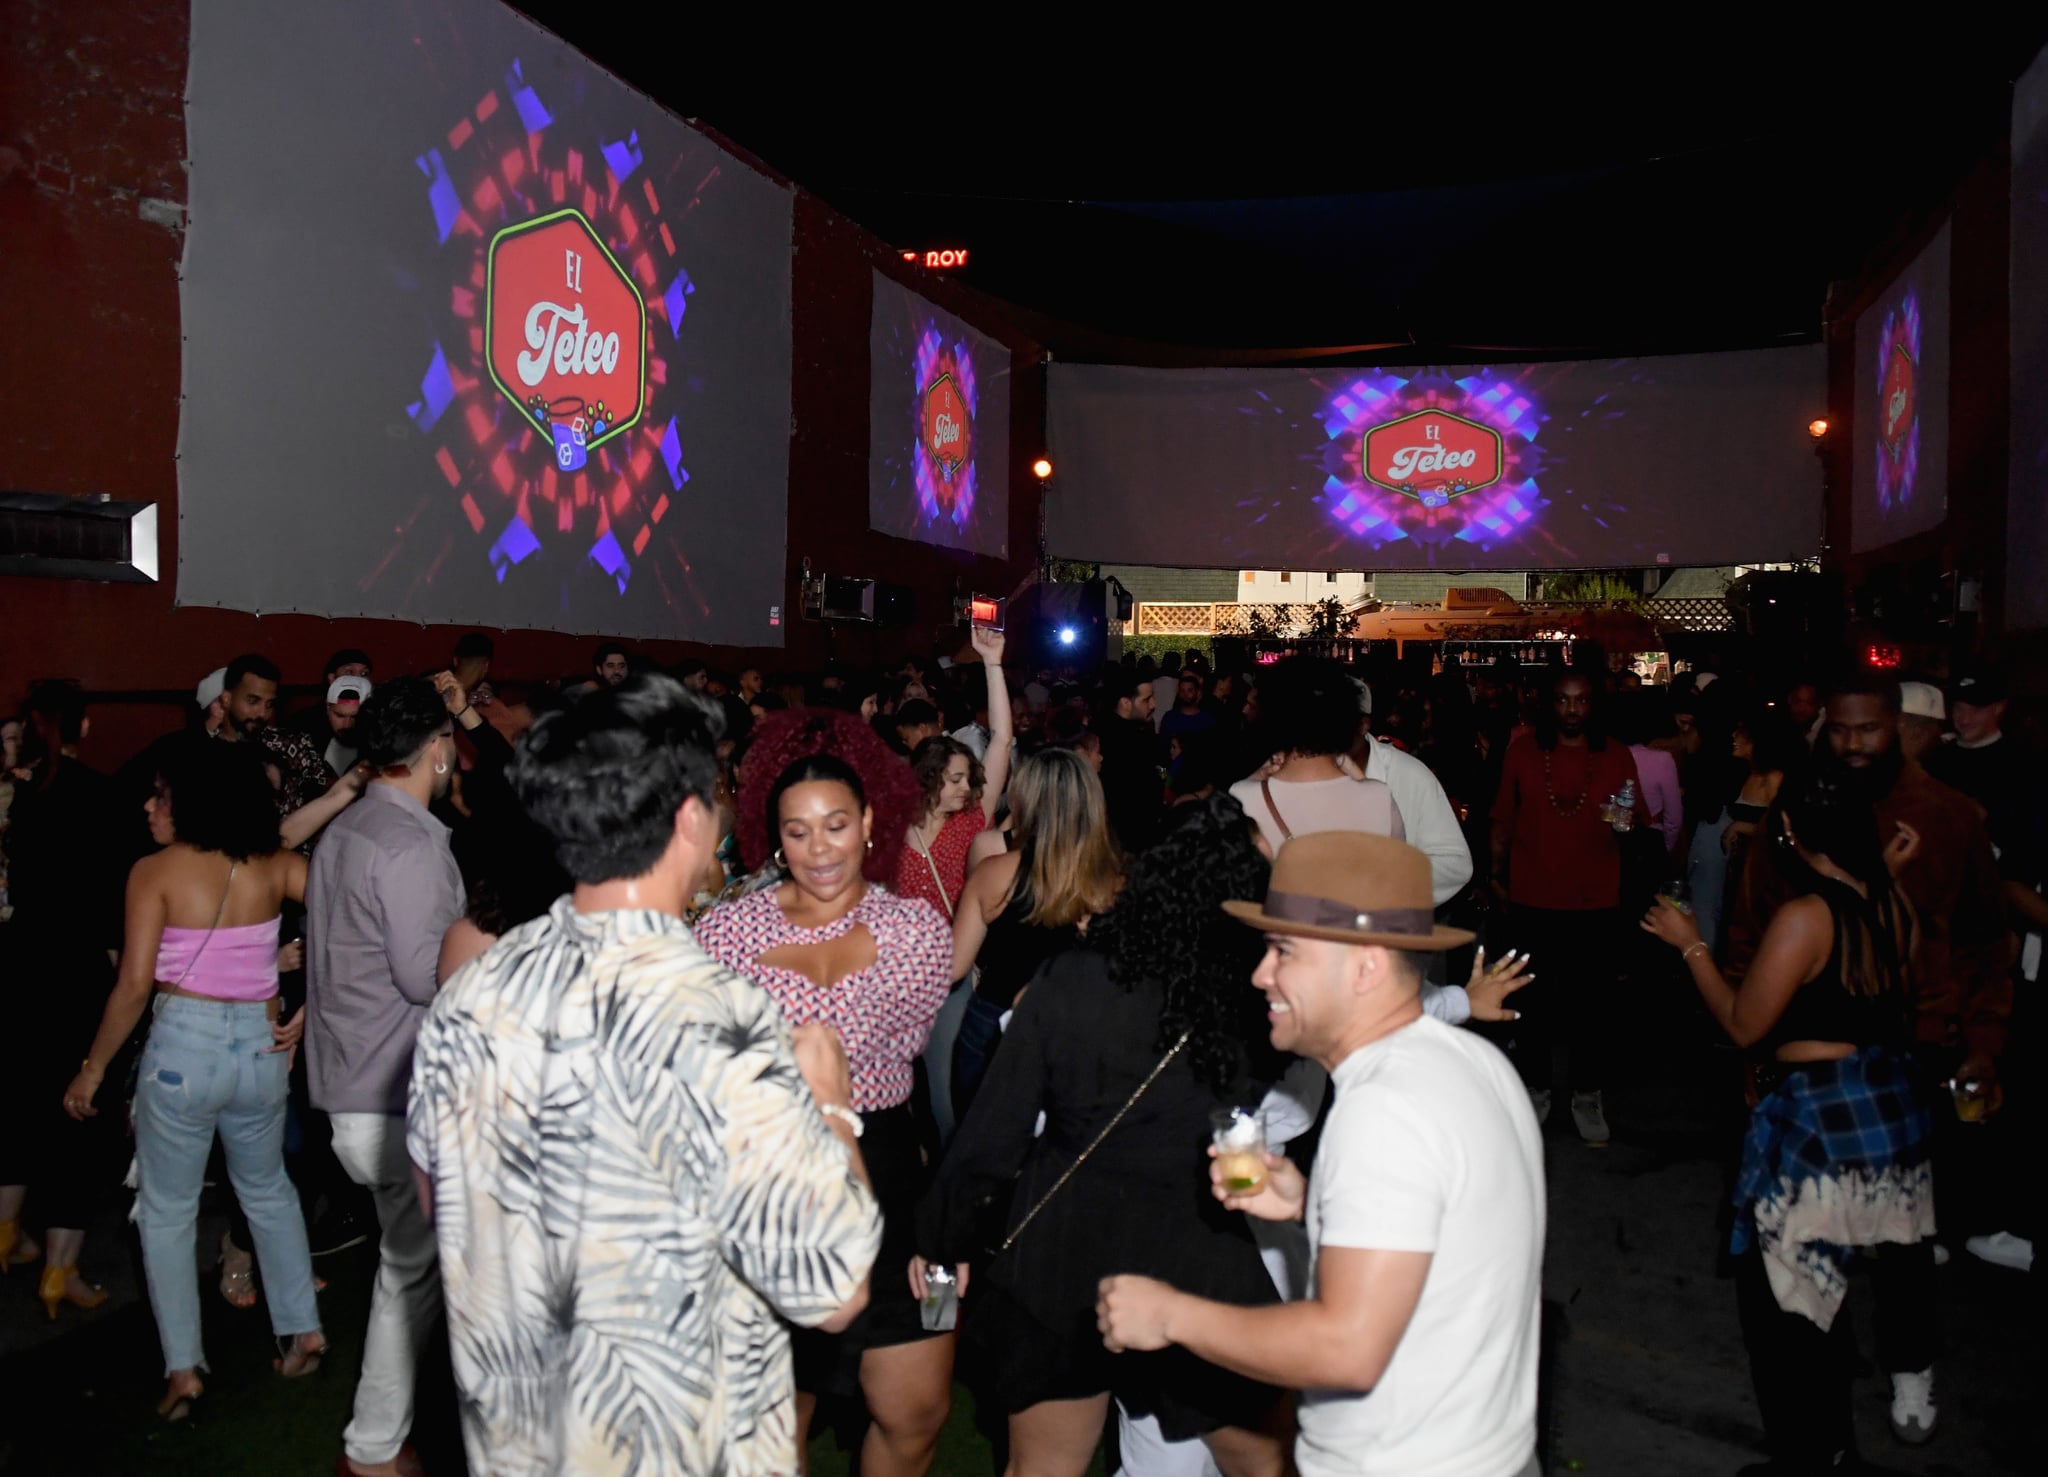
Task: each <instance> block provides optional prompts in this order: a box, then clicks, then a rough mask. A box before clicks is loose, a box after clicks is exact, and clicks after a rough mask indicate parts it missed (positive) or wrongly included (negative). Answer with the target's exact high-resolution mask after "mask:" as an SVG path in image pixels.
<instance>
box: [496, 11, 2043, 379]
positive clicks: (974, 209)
mask: <svg viewBox="0 0 2048 1477" xmlns="http://www.w3.org/2000/svg"><path fill="white" fill-rule="evenodd" d="M517 8H519V9H521V10H524V11H525V12H526V13H527V14H529V15H530V16H532V17H533V18H534V19H536V20H538V21H539V22H541V23H542V24H543V25H546V26H547V27H549V28H550V29H552V30H554V31H556V32H558V33H559V34H560V35H562V36H563V37H564V38H565V39H567V40H568V41H570V42H571V43H573V44H574V45H576V46H577V47H579V48H580V49H582V50H583V51H584V52H586V53H587V54H588V55H590V56H592V57H593V58H594V59H596V60H597V61H598V62H600V63H602V64H603V65H605V66H606V67H608V68H610V69H611V70H612V71H614V72H616V73H618V74H619V75H620V76H621V77H623V78H625V79H626V80H627V81H628V82H630V83H632V84H633V85H634V86H636V87H639V88H641V89H642V90H644V91H646V92H648V93H650V94H651V95H653V96H654V97H655V98H657V99H659V100H660V101H661V102H663V103H664V104H666V105H667V106H669V107H670V108H672V109H673V110H675V111H676V112H678V113H680V114H682V115H684V116H685V117H690V118H694V119H698V120H700V121H702V122H704V123H706V124H708V125H710V126H711V127H713V128H715V129H716V130H718V131H719V132H720V133H722V134H724V135H725V136H726V137H727V138H728V139H730V140H732V141H733V142H734V143H736V144H737V145H739V146H740V147H741V148H743V149H745V150H747V151H748V152H750V153H752V154H754V155H755V156H756V157H758V158H760V159H761V160H762V161H763V162H765V163H766V164H768V165H769V166H771V167H772V168H774V169H775V170H777V171H778V172H780V173H782V174H784V175H786V176H788V177H789V178H791V179H792V180H794V181H795V182H796V183H797V184H799V185H800V186H802V187H803V188H805V189H807V190H809V191H811V192H813V193H815V194H817V195H819V196H820V197H822V198H823V199H824V200H826V201H827V202H828V203H830V204H831V205H833V206H834V207H835V208H837V209H839V210H841V211H843V212H845V213H846V214H847V215H849V216H851V217H852V218H853V219H854V220H856V221H858V222H860V223H861V224H862V225H864V226H866V227H867V228H868V229H869V230H871V231H873V232H875V233H876V234H877V235H879V236H881V237H883V238H884V239H885V240H887V241H889V242H890V243H891V244H893V245H897V246H904V247H925V246H948V245H955V246H966V247H968V248H969V249H970V258H969V260H970V268H969V270H968V271H966V272H965V273H963V274H962V278H963V280H964V281H966V282H967V283H969V284H970V285H972V286H973V287H975V288H976V289H978V290H980V291H983V292H987V293H989V294H991V295H994V296H996V297H999V298H1003V299H1005V300H1007V301H1009V302H1011V303H1013V304H1015V305H1017V306H1018V307H1020V308H1022V309H1025V310H1026V311H1027V312H1028V313H1029V314H1030V315H1033V316H1032V318H1031V319H1030V321H1031V323H1032V326H1033V327H1034V328H1035V329H1037V331H1038V332H1039V333H1040V334H1041V336H1042V337H1045V338H1046V339H1047V341H1048V342H1049V343H1051V344H1052V345H1053V346H1054V347H1055V349H1056V350H1059V351H1061V352H1063V353H1065V354H1067V355H1068V356H1069V357H1108V358H1116V357H1124V354H1123V352H1120V351H1127V350H1128V349H1130V348H1131V347H1132V346H1130V345H1117V344H1115V343H1114V342H1113V341H1114V340H1115V339H1117V338H1131V339H1138V340H1145V341H1149V342H1151V343H1153V344H1157V345H1161V346H1185V347H1187V348H1192V349H1194V350H1196V351H1197V352H1199V351H1200V350H1201V349H1205V348H1206V349H1216V350H1219V351H1229V350H1246V349H1276V348H1278V349H1286V348H1299V349H1304V350H1307V349H1312V348H1321V347H1331V346H1373V345H1397V346H1400V349H1402V350H1407V351H1409V352H1410V353H1412V354H1415V355H1430V356H1434V357H1441V356H1444V355H1448V354H1454V353H1469V354H1470V355H1471V356H1472V357H1481V356H1482V355H1483V353H1484V351H1488V350H1496V351H1498V352H1497V353H1496V354H1494V355H1493V357H1501V356H1503V355H1513V354H1517V353H1522V354H1535V355H1543V354H1559V353H1574V352H1578V353H1600V352H1654V351H1660V350H1664V351H1677V350H1689V349H1711V348H1721V347H1740V346H1756V345H1763V344H1769V343H1778V342H1794V341H1798V340H1800V339H1811V338H1812V337H1814V336H1815V335H1816V334H1817V333H1818V331H1819V327H1820V314H1821V305H1822V302H1823V301H1824V299H1825V295H1826V291H1827V285H1828V283H1829V282H1830V281H1831V280H1835V279H1839V278H1846V277H1851V276H1854V275H1856V274H1857V273H1859V272H1861V271H1864V270H1867V269H1868V267H1869V265H1870V263H1871V261H1872V259H1873V257H1874V256H1876V255H1878V254H1880V253H1881V252H1882V250H1883V249H1884V248H1885V246H1886V243H1887V241H1888V240H1889V239H1891V238H1893V237H1895V236H1896V235H1898V234H1900V233H1902V232H1904V231H1906V230H1910V229H1911V227H1912V225H1913V224H1915V223H1917V222H1922V221H1924V220H1925V219H1926V217H1927V215H1928V214H1929V213H1930V212H1932V211H1934V210H1936V209H1938V208H1939V206H1940V204H1941V202H1942V201H1943V200H1944V199H1945V198H1946V196H1947V194H1948V193H1949V192H1950V191H1951V190H1952V189H1953V188H1954V187H1955V185H1956V184H1957V182H1958V181H1959V180H1960V179H1961V177H1962V175H1963V173H1964V172H1965V171H1966V170H1967V169H1968V167H1969V166H1970V164H1971V163H1972V162H1973V161H1974V160H1976V159H1978V158H1981V157H1984V156H1986V155H1987V154H1994V153H1996V152H1997V151H1998V150H1999V148H2000V147H2001V146H2002V141H2003V138H2004V134H2005V128H2006V120H2007V115H2008V110H2009V106H2010V85H2009V84H2010V81H2011V79H2012V78H2013V77H2015V76H2016V75H2018V73H2019V72H2020V71H2021V70H2023V69H2024V67H2025V66H2026V64H2027V62H2028V61H2029V60H2030V59H2031V58H2032V56H2033V54H2034V52H2035V51H2036V50H2038V49H2039V47H2040V45H2041V43H2042V41H2043V39H2044V38H2048V20H2043V19H2039V18H2034V17H2032V16H2029V17H2027V18H2024V19H2023V18H2020V16H2019V15H2018V13H2017V12H2014V13H2010V14H2004V15H2002V16H2000V15H1994V14H1992V13H1990V12H1986V11H1983V10H1981V9H1980V10H1978V11H1974V12H1970V13H1968V14H1967V15H1966V14H1965V13H1963V12H1955V13H1954V24H1955V25H1956V27H1957V28H1958V29H1957V32H1956V34H1955V35H1954V37H1953V38H1949V37H1943V36H1940V35H1931V34H1928V32H1927V30H1926V28H1925V27H1921V28H1920V29H1918V30H1914V31H1906V30H1901V29H1899V28H1896V27H1888V26H1882V25H1879V26H1874V27H1861V28H1859V27H1857V26H1855V25H1854V24H1853V23H1851V22H1850V21H1849V20H1848V19H1847V18H1843V19H1842V26H1841V29H1842V30H1843V31H1844V32H1854V35H1853V38H1851V37H1849V36H1846V35H1844V36H1837V35H1834V34H1830V33H1829V32H1827V31H1826V30H1824V29H1823V28H1822V27H1821V26H1819V25H1818V24H1817V23H1815V22H1812V21H1786V22H1784V23H1783V24H1775V23H1774V22H1773V21H1772V20H1770V19H1764V20H1760V19H1758V18H1757V17H1755V16H1752V17H1750V18H1749V19H1747V20H1741V21H1735V20H1728V21H1727V23H1726V24H1724V25H1721V27H1720V29H1719V30H1717V31H1716V32H1714V34H1713V35H1711V36H1701V35H1693V34H1688V33H1687V31H1686V30H1685V29H1684V26H1685V25H1686V24H1687V23H1684V22H1669V21H1667V20H1660V21H1659V22H1658V25H1657V27H1656V30H1655V33H1654V34H1653V33H1652V31H1651V30H1650V29H1649V28H1647V27H1640V28H1638V29H1637V30H1634V31H1627V30H1621V31H1618V30H1616V29H1615V28H1614V27H1612V26H1611V25H1600V24H1597V23H1596V22H1595V21H1593V20H1592V19H1590V18H1587V19H1579V18H1571V19H1559V18H1556V17H1555V16H1553V17H1550V18H1544V19H1540V20H1539V19H1538V18H1536V17H1535V16H1534V15H1533V14H1526V15H1524V16H1522V17H1519V18H1508V19H1498V20H1491V21H1490V20H1488V19H1486V18H1485V15H1484V13H1482V12H1471V13H1469V14H1466V15H1464V16H1463V17H1462V18H1461V17H1460V15H1459V13H1457V12H1446V11H1443V10H1441V9H1439V10H1437V11H1435V12H1433V13H1432V17H1431V18H1426V19H1416V20H1407V21H1400V22H1392V23H1389V22H1386V21H1385V20H1384V19H1382V18H1379V17H1373V18H1370V19H1367V18H1363V15H1362V13H1361V12H1358V11H1356V10H1355V9H1350V10H1342V11H1340V10H1336V9H1333V10H1331V11H1329V12H1328V13H1327V14H1326V15H1323V16H1320V17H1319V16H1318V15H1317V14H1316V13H1315V12H1300V11H1298V10H1297V11H1289V12H1287V14H1288V15H1289V16H1290V17H1298V18H1297V19H1293V20H1290V21H1288V22H1285V23H1279V22H1274V21H1272V20H1271V19H1270V17H1263V18H1261V19H1260V20H1259V21H1258V24H1257V25H1256V26H1254V25H1253V22H1252V13H1251V12H1220V13H1215V14H1221V15H1223V16H1225V17H1226V18H1227V17H1228V16H1230V15H1233V14H1234V15H1236V16H1237V17H1238V18H1237V20H1236V21H1235V22H1230V24H1234V25H1237V26H1239V27H1241V28H1244V29H1247V30H1250V31H1252V32H1254V33H1255V34H1250V35H1245V36H1238V35H1233V34H1231V33H1230V31H1229V30H1228V29H1227V28H1221V27H1219V26H1217V25H1216V23H1215V22H1213V21H1211V22H1208V23H1206V26H1207V28H1206V29H1205V28H1204V27H1205V23H1204V22H1202V21H1200V20H1199V19H1197V17H1198V15H1199V14H1200V13H1199V12H1194V11H1189V12H1180V13H1178V18H1177V19H1176V20H1174V21H1173V22H1172V24H1171V25H1170V26H1165V25H1164V23H1162V24H1161V25H1158V26H1154V27H1153V28H1152V29H1151V30H1150V31H1147V30H1144V29H1139V28H1134V27H1132V28H1126V29H1125V30H1123V31H1122V32H1121V33H1118V32H1117V29H1116V28H1117V27H1118V26H1120V25H1122V24H1123V23H1121V22H1110V23H1108V27H1107V29H1106V28H1105V25H1104V23H1102V22H1101V20H1100V18H1099V17H1097V16H1093V15H1087V14H1085V13H1084V14H1083V15H1082V16H1081V17H1078V18H1072V19H1055V20H1047V19H1045V18H1044V16H1045V12H1038V13H1036V14H1026V13H1024V12H1016V11H1010V12H1003V13H1002V15H1003V17H1004V18H1005V19H1006V20H1007V21H1008V22H1009V29H1008V31H1007V32H1002V31H998V30H997V29H996V28H995V27H994V25H993V24H991V23H985V22H979V21H974V20H967V19H961V18H960V16H959V15H958V14H957V13H954V12H938V11H930V10H905V11H894V12H871V13H869V14H870V16H871V17H872V26H871V29H870V30H869V31H868V32H867V33H866V34H865V35H862V34H857V33H848V34H831V35H826V34H823V33H819V32H815V31H810V30H807V29H805V28H804V27H803V26H802V25H801V24H799V23H797V22H795V21H794V20H792V19H791V18H790V17H789V16H788V14H787V13H786V12H778V13H777V14H776V15H775V16H774V17H771V18H770V19H769V20H767V21H764V22H763V23H762V24H761V25H760V27H759V28H758V30H757V32H756V33H755V34H735V33H732V32H729V31H721V32H719V33H718V34H717V36H716V39H715V40H712V39H708V38H707V37H706V36H705V35H704V34H703V33H702V32H697V33H692V32H690V31H689V30H688V29H687V27H686V23H685V22H683V21H682V20H673V21H661V20H654V19H648V20H644V21H643V20H638V19H636V21H635V22H634V24H632V25H631V26H625V27H622V26H620V25H619V24H618V23H617V15H616V13H615V12H612V11H609V10H607V9H606V8H604V7H600V6H590V5H587V4H578V5H569V4H563V3H558V0H527V3H523V4H520V5H519V6H518V7H517ZM699 14H701V13H699ZM1724 19H1725V18H1724ZM1706 20H1707V17H1706V16H1705V15H1704V14H1702V15H1701V16H1699V17H1696V18H1695V19H1694V21H1692V22H1691V23H1690V24H1692V25H1694V26H1698V25H1703V24H1705V22H1706ZM1276 25H1278V26H1279V27H1280V28H1279V29H1278V30H1276V28H1275V27H1276ZM665 27H668V28H672V29H673V35H672V36H670V37H668V38H667V39H666V40H664V39H663V34H664V28H665ZM883 27H886V30H885V29H882V28H883ZM1367 352H1370V350H1367ZM1389 352H1392V353H1393V357H1397V358H1398V357H1400V353H1399V351H1383V352H1380V353H1378V354H1377V355H1376V357H1380V358H1386V357H1388V355H1389Z"/></svg>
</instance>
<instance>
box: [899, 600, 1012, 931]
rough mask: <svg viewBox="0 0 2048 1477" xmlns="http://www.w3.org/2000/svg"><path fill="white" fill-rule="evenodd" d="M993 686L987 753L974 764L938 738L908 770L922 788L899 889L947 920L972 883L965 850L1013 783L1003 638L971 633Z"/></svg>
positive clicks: (979, 629) (953, 743) (920, 749)
mask: <svg viewBox="0 0 2048 1477" xmlns="http://www.w3.org/2000/svg"><path fill="white" fill-rule="evenodd" d="M971 639H972V640H973V642H974V650H975V652H976V653H977V654H978V655H979V656H980V657H981V666H982V672H983V674H984V675H985V676H986V678H987V680H988V753H987V756H986V757H985V758H977V757H976V756H975V753H974V751H973V750H972V749H970V748H968V747H967V745H965V744H963V743H962V742H960V740H958V739H956V738H949V737H947V736H946V735H944V734H941V735H940V736H939V737H937V738H928V739H926V740H925V741H924V742H923V743H921V744H919V745H918V746H917V748H916V749H914V750H913V751H912V752H911V755H910V767H911V769H912V770H913V771H914V772H915V773H916V775H917V780H918V784H919V785H920V786H921V787H922V788H923V792H924V800H923V805H922V808H921V809H920V810H919V811H918V818H917V819H916V820H915V821H913V822H912V823H911V825H910V830H909V832H908V833H907V834H906V835H905V836H904V838H903V855H902V857H901V858H900V859H899V860H898V861H897V863H896V891H897V892H898V893H899V894H900V895H901V896H903V897H915V898H923V899H924V900H925V901H926V902H928V903H930V904H931V905H932V906H933V907H935V908H937V909H938V910H939V911H940V912H942V913H944V914H945V915H946V916H947V917H948V918H951V917H952V916H953V910H954V909H955V908H957V907H958V906H959V904H960V891H961V889H962V888H964V887H965V886H966V885H967V848H968V847H970V846H972V845H973V844H974V838H975V837H976V836H979V835H980V834H981V833H982V832H983V831H984V830H986V829H987V828H988V826H989V823H990V822H991V821H993V820H994V819H995V815H996V806H997V805H998V804H999V803H1001V801H1002V798H1003V787H1004V786H1005V785H1007V784H1008V783H1009V782H1010V732H1011V725H1010V684H1009V681H1008V679H1006V678H1005V677H1004V676H1003V633H1002V632H1001V631H997V630H992V629H990V628H989V627H987V626H976V627H974V629H973V631H972V633H971Z"/></svg>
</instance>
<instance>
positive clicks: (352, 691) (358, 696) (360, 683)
mask: <svg viewBox="0 0 2048 1477" xmlns="http://www.w3.org/2000/svg"><path fill="white" fill-rule="evenodd" d="M369 696H370V679H369V678H367V677H354V676H349V677H337V678H335V679H334V680H333V681H332V682H330V683H328V684H327V701H328V702H330V703H340V702H347V701H350V700H353V701H355V702H358V703H360V702H363V701H364V700H366V699H367V698H368V697H369Z"/></svg>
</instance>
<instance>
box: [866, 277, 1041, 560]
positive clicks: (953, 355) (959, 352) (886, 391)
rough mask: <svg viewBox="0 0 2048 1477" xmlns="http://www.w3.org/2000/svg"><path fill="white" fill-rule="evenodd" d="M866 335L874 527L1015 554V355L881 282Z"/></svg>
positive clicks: (945, 543)
mask: <svg viewBox="0 0 2048 1477" xmlns="http://www.w3.org/2000/svg"><path fill="white" fill-rule="evenodd" d="M874 279H875V296H874V310H873V316H872V318H871V320H870V322H869V328H868V368H869V375H870V378H869V382H868V526H869V527H871V528H873V529H874V530H875V531H876V532H877V533H887V534H893V535H895V536H896V537H897V538H907V539H916V540H917V541H918V542H920V543H927V544H938V545H940V546H941V547H943V548H948V549H966V550H968V551H969V552H970V553H975V554H988V555H991V556H993V557H995V558H997V559H1002V558H1007V557H1008V556H1009V552H1010V351H1009V350H1008V349H1006V348H1004V347H1003V346H1002V345H1001V344H999V343H997V342H996V341H995V340H994V339H992V338H990V337H988V335H986V334H983V333H978V332H976V331H975V330H974V329H973V328H971V327H969V326H968V325H967V324H966V323H965V322H963V321H962V320H961V319H958V318H956V317H954V316H953V315H952V314H951V313H948V312H946V311H945V310H944V309H943V308H940V307H937V306H936V305H934V304H933V303H931V302H929V301H927V300H926V299H925V298H924V297H922V296H920V295H919V294H917V293H915V292H912V291H911V290H910V289H909V288H907V287H902V286H899V285H898V284H897V283H895V282H893V281H891V280H890V279H889V278H887V277H884V276H883V275H882V274H881V273H880V272H876V273H875V274H874Z"/></svg>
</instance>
